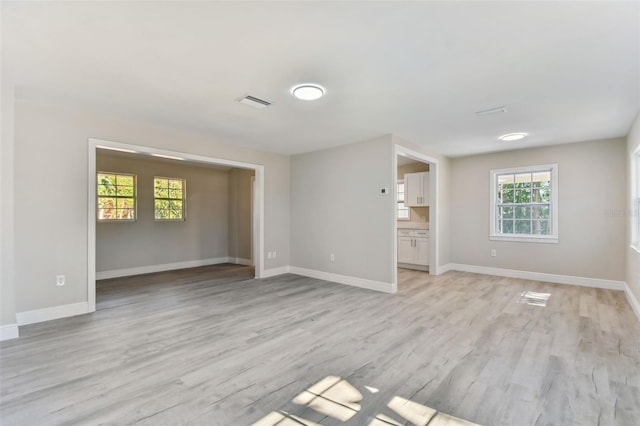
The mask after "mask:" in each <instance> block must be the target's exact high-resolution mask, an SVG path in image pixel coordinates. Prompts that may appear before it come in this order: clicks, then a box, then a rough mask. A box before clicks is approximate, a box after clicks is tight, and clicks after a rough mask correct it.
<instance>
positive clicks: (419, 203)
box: [404, 172, 429, 207]
mask: <svg viewBox="0 0 640 426" xmlns="http://www.w3.org/2000/svg"><path fill="white" fill-rule="evenodd" d="M404 188H405V194H406V195H405V202H404V204H405V205H406V206H408V207H425V206H428V205H429V172H421V173H407V174H405V175H404Z"/></svg>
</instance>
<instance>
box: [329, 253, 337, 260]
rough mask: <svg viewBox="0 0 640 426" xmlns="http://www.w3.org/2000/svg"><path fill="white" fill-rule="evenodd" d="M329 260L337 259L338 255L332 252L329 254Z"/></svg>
mask: <svg viewBox="0 0 640 426" xmlns="http://www.w3.org/2000/svg"><path fill="white" fill-rule="evenodd" d="M329 260H330V261H332V262H335V261H336V257H335V256H334V254H333V253H331V254H330V255H329Z"/></svg>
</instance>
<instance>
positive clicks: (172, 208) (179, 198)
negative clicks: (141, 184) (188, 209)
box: [153, 177, 186, 220]
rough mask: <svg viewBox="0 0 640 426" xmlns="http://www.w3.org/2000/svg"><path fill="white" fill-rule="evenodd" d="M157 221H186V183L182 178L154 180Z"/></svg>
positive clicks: (159, 178) (156, 178)
mask: <svg viewBox="0 0 640 426" xmlns="http://www.w3.org/2000/svg"><path fill="white" fill-rule="evenodd" d="M153 196H154V211H155V219H156V220H185V204H186V203H185V199H186V181H185V180H184V179H180V178H166V177H154V178H153Z"/></svg>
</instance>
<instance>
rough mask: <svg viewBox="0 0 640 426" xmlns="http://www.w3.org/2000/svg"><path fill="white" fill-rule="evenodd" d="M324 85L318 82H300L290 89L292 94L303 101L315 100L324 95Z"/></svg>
mask: <svg viewBox="0 0 640 426" xmlns="http://www.w3.org/2000/svg"><path fill="white" fill-rule="evenodd" d="M324 92H325V90H324V87H322V86H320V85H319V84H300V85H298V86H296V87H294V88H293V89H292V90H291V93H292V94H293V96H295V97H296V98H298V99H302V100H303V101H315V100H316V99H320V98H321V97H323V96H324Z"/></svg>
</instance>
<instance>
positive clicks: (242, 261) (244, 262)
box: [227, 257, 253, 266]
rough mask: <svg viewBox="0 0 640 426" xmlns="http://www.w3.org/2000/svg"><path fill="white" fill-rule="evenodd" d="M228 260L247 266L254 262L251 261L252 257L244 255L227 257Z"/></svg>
mask: <svg viewBox="0 0 640 426" xmlns="http://www.w3.org/2000/svg"><path fill="white" fill-rule="evenodd" d="M227 262H228V263H235V264H238V265H246V266H251V265H253V262H252V261H251V259H244V258H242V257H227Z"/></svg>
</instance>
